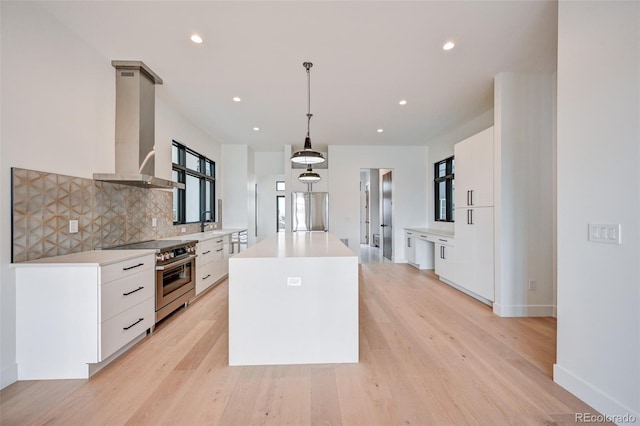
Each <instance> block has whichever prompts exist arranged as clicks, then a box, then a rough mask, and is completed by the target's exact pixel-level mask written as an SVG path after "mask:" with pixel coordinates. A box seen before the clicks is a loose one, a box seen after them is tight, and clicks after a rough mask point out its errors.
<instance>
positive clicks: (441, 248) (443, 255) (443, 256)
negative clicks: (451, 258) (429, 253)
mask: <svg viewBox="0 0 640 426" xmlns="http://www.w3.org/2000/svg"><path fill="white" fill-rule="evenodd" d="M440 250H442V258H443V259H446V257H445V252H444V246H441V247H440Z"/></svg>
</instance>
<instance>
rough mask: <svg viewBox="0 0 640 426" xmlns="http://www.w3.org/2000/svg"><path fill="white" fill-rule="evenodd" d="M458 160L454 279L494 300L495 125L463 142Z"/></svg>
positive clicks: (482, 295) (459, 148)
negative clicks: (455, 265) (455, 266)
mask: <svg viewBox="0 0 640 426" xmlns="http://www.w3.org/2000/svg"><path fill="white" fill-rule="evenodd" d="M454 154H455V159H456V177H455V179H456V195H455V202H456V221H455V236H456V247H455V251H456V252H455V259H456V264H457V268H456V269H457V271H456V273H455V279H454V280H453V281H454V282H455V283H456V284H458V285H459V286H461V287H463V288H465V289H467V290H469V291H470V292H472V293H474V294H475V295H478V296H480V297H481V298H484V299H486V300H488V301H491V302H492V301H493V300H494V255H493V252H494V236H493V231H494V223H493V217H494V214H493V213H494V212H493V199H494V198H493V127H490V128H488V129H486V130H484V131H482V132H480V133H478V134H476V135H473V136H471V137H470V138H467V139H465V140H463V141H462V142H459V143H457V144H456V145H455V147H454Z"/></svg>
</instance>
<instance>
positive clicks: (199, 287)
mask: <svg viewBox="0 0 640 426" xmlns="http://www.w3.org/2000/svg"><path fill="white" fill-rule="evenodd" d="M228 246H229V236H228V235H223V236H218V237H215V238H212V239H209V240H203V241H199V242H198V250H197V253H198V257H197V258H196V271H197V272H196V275H197V281H196V295H198V294H200V293H202V292H203V291H204V290H206V289H207V288H209V287H211V286H212V285H213V284H215V283H216V282H217V281H218V280H220V278H222V277H224V276H225V275H227V272H228V266H227V265H228V263H227V262H228V259H229V256H228ZM225 248H227V250H225Z"/></svg>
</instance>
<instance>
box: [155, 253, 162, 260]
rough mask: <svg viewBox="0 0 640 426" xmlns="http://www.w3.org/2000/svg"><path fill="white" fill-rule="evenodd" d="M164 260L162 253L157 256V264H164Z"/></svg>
mask: <svg viewBox="0 0 640 426" xmlns="http://www.w3.org/2000/svg"><path fill="white" fill-rule="evenodd" d="M163 260H164V256H163V255H162V253H158V254H156V262H162V261H163Z"/></svg>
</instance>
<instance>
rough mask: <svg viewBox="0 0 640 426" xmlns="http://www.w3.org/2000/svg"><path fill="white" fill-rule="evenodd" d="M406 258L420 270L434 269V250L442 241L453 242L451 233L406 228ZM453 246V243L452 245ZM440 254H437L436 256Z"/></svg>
mask: <svg viewBox="0 0 640 426" xmlns="http://www.w3.org/2000/svg"><path fill="white" fill-rule="evenodd" d="M404 238H405V247H404V250H405V258H406V259H407V262H408V263H410V264H411V265H413V266H415V267H416V268H418V269H433V268H434V249H435V250H438V249H437V248H436V247H434V246H436V245H437V243H438V242H439V241H440V242H442V241H453V235H452V234H451V233H450V232H446V231H439V230H435V229H427V228H405V230H404ZM451 244H453V243H451ZM439 253H440V252H439V251H438V252H436V253H435V254H436V256H437V255H438V254H439Z"/></svg>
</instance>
